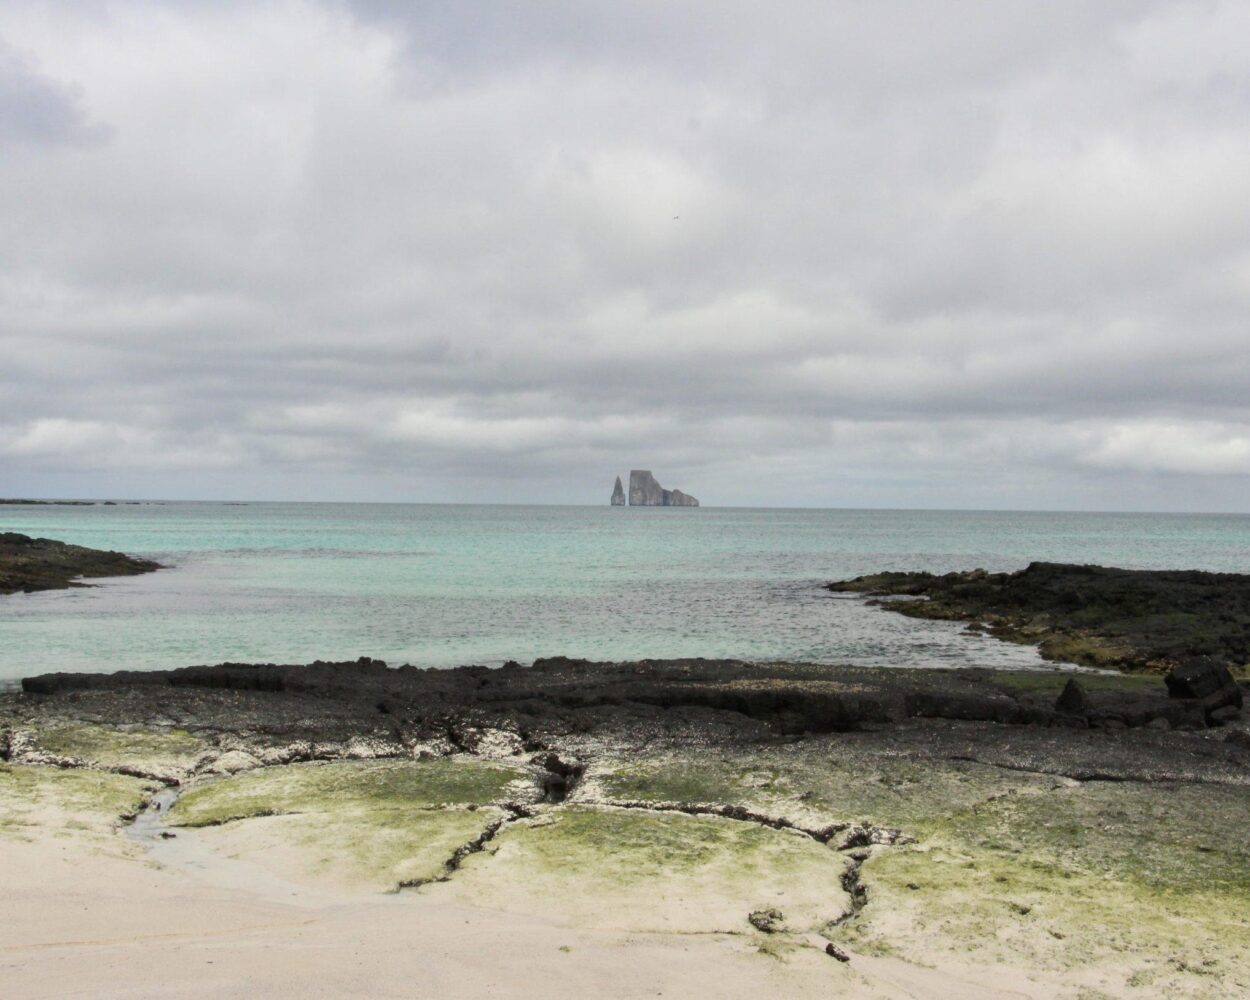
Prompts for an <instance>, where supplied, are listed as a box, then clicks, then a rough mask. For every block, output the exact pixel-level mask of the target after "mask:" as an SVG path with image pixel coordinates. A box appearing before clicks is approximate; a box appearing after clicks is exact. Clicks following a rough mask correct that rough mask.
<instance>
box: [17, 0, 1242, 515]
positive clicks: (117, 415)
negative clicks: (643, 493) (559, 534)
mask: <svg viewBox="0 0 1250 1000" xmlns="http://www.w3.org/2000/svg"><path fill="white" fill-rule="evenodd" d="M1248 35H1250V9H1247V8H1246V7H1245V5H1243V4H1238V3H1233V2H1227V3H1217V2H1206V0H1203V2H1197V0H1195V2H1186V0H1177V2H1162V0H1160V2H1127V0H1126V2H1107V3H1099V4H1089V3H1084V2H1081V3H1077V2H1072V3H1040V2H1039V3H1021V4H995V5H976V6H969V5H962V4H949V5H946V4H931V3H903V2H873V3H869V2H844V3H835V4H828V3H820V4H817V3H811V4H807V3H796V4H793V5H788V6H787V7H786V8H785V9H784V10H783V11H782V12H781V13H780V14H778V13H777V12H775V11H768V12H765V11H763V10H762V8H760V7H759V5H757V4H746V3H743V4H704V3H671V4H622V3H576V4H571V3H558V4H557V3H549V4H534V3H525V4H503V3H501V4H489V5H475V6H473V7H470V8H462V7H456V6H447V5H433V4H430V5H411V4H401V3H383V2H368V0H359V2H353V3H348V4H344V3H315V2H311V0H310V2H294V0H292V2H287V3H281V4H276V5H263V6H256V5H250V4H227V5H221V4H204V5H189V4H167V5H160V4H150V5H145V4H117V5H113V6H108V7H104V8H101V7H100V6H99V5H89V6H85V7H77V6H73V5H70V6H63V7H51V8H50V7H47V6H45V5H35V4H30V5H27V4H24V3H20V2H19V3H15V4H12V5H6V7H5V8H4V10H2V11H0V37H2V38H4V39H7V41H8V44H9V46H11V47H10V48H5V49H0V110H3V109H4V108H7V107H9V106H10V105H13V106H15V107H19V109H20V110H19V113H18V114H17V115H15V116H14V117H13V118H12V121H17V122H20V123H24V124H21V125H20V128H21V129H24V130H25V131H24V132H23V133H22V135H23V136H24V137H25V138H23V139H22V143H23V146H22V155H20V156H17V157H12V158H5V159H4V160H0V218H3V219H4V220H5V222H4V224H3V228H2V229H0V315H3V317H4V323H3V325H0V351H3V356H4V358H5V364H4V365H3V366H0V480H3V482H0V486H3V487H4V488H3V489H0V492H33V493H57V492H65V491H71V492H81V491H82V490H87V491H92V490H95V489H96V486H95V485H93V484H99V487H98V492H113V493H125V494H142V495H170V496H186V495H197V494H199V495H202V494H211V495H247V496H274V497H279V496H312V495H319V496H330V497H350V498H359V499H367V498H371V497H377V498H383V499H396V498H411V499H483V500H508V499H525V500H550V499H572V500H577V501H583V500H585V501H594V500H600V499H602V498H601V497H600V496H599V494H600V493H602V492H603V490H602V489H601V486H602V484H603V483H604V482H607V483H608V484H609V485H610V483H611V477H612V476H613V475H615V474H616V473H617V472H618V471H623V470H625V469H627V468H629V467H630V466H632V465H640V464H642V465H650V466H652V467H653V468H655V469H656V470H657V472H662V473H663V475H662V478H663V479H664V480H665V481H666V482H667V481H673V482H678V483H679V484H680V485H682V486H683V488H687V489H690V490H691V491H693V492H695V493H697V494H698V495H700V496H701V497H703V498H704V499H705V500H706V501H709V502H720V503H802V504H844V503H846V504H856V503H864V504H868V503H872V504H891V505H907V506H924V505H930V504H933V505H942V506H950V505H955V506H1033V507H1036V506H1059V507H1080V506H1086V505H1091V506H1099V507H1124V508H1133V507H1161V508H1181V509H1185V508H1206V509H1210V508H1227V509H1242V510H1245V509H1250V508H1248V507H1247V501H1246V499H1245V497H1246V496H1247V490H1246V487H1247V485H1250V414H1248V412H1247V404H1246V402H1245V386H1246V384H1247V381H1248V376H1250V338H1248V337H1247V335H1246V327H1245V316H1246V315H1248V314H1250V313H1248V310H1247V307H1248V306H1250V251H1248V250H1247V247H1248V246H1250V242H1248V241H1247V231H1246V222H1245V220H1246V219H1247V218H1250V179H1248V178H1250V171H1247V170H1246V164H1247V163H1250V128H1248V127H1247V126H1250V54H1248V53H1247V52H1246V51H1245V46H1244V45H1242V44H1241V43H1240V40H1241V39H1243V38H1245V37H1247V36H1248ZM18 52H20V53H21V56H20V58H19V57H17V56H16V55H11V53H18ZM52 81H73V83H72V84H70V83H59V82H57V83H54V82H52ZM56 109H59V110H56ZM87 109H90V110H89V111H88V110H87ZM58 115H60V117H58ZM2 117H3V116H0V118H2ZM95 122H107V123H109V129H110V133H109V135H110V141H108V142H98V141H97V142H87V141H85V140H86V139H87V138H89V137H90V135H91V134H92V130H93V129H97V128H99V127H100V126H97V125H94V124H92V123H95ZM10 127H11V128H12V126H10ZM12 134H16V133H12ZM36 137H38V141H35V140H36ZM3 141H5V136H4V135H0V142H3ZM9 141H10V142H11V141H13V140H12V138H10V140H9ZM675 217H676V218H675ZM744 483H745V484H746V485H744Z"/></svg>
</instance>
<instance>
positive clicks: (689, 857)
mask: <svg viewBox="0 0 1250 1000" xmlns="http://www.w3.org/2000/svg"><path fill="white" fill-rule="evenodd" d="M491 846H492V848H494V849H495V850H494V854H493V856H491V857H488V856H486V855H474V856H472V857H470V858H468V859H466V861H465V864H464V866H463V868H462V869H461V871H460V872H459V873H458V874H457V876H456V878H455V879H453V880H452V882H451V883H449V886H450V887H451V888H452V889H453V890H454V891H455V892H457V893H458V894H462V895H465V896H467V897H469V898H471V899H474V900H478V901H481V902H484V903H486V904H487V905H495V906H500V907H502V908H505V909H512V910H523V911H526V912H535V913H541V914H543V915H546V916H550V917H554V918H557V919H565V920H568V921H570V922H576V923H578V924H579V925H597V926H612V927H626V928H631V929H637V930H665V929H667V930H684V931H731V932H742V933H755V932H754V931H752V930H751V927H750V925H749V923H748V922H747V917H748V915H749V914H750V913H751V911H753V910H757V909H761V908H770V907H771V908H776V909H778V910H781V911H782V912H783V913H784V914H785V922H786V926H787V928H788V929H792V930H805V929H807V930H810V929H811V928H813V927H820V926H823V925H824V924H825V923H826V922H828V921H829V920H832V919H835V918H837V917H839V916H841V915H842V914H843V913H844V912H845V911H846V910H848V909H849V905H850V904H849V899H848V897H847V895H846V893H845V892H844V891H843V889H842V887H841V881H840V880H841V877H842V875H843V873H844V872H845V871H846V867H847V859H846V858H845V857H843V856H842V855H840V854H839V853H838V852H836V851H834V850H832V849H830V848H828V847H826V846H825V845H823V844H820V843H817V842H816V841H815V840H812V839H811V838H809V837H805V836H803V835H802V834H798V833H794V832H792V831H783V830H773V829H770V828H767V827H763V826H760V825H758V824H755V823H750V822H741V821H736V820H728V819H723V818H720V817H711V816H688V815H685V814H682V813H668V812H664V813H659V812H649V811H643V810H632V809H631V810H626V809H615V808H605V807H589V806H578V805H574V806H564V807H561V808H559V809H556V810H553V811H551V812H549V813H547V814H545V815H544V816H542V817H541V818H539V819H537V820H533V821H521V822H518V823H515V824H512V825H510V826H508V827H507V828H506V829H505V830H504V831H503V832H502V833H501V834H500V835H499V837H498V838H497V840H496V841H494V843H493V844H492V845H491Z"/></svg>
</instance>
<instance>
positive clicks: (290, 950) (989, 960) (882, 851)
mask: <svg viewBox="0 0 1250 1000" xmlns="http://www.w3.org/2000/svg"><path fill="white" fill-rule="evenodd" d="M87 676H88V677H90V678H92V679H90V680H84V678H83V677H78V678H71V679H68V680H67V679H65V678H62V679H60V683H59V684H58V683H48V682H46V681H45V684H44V688H45V693H36V692H27V693H21V694H9V695H3V696H0V730H2V731H3V733H4V736H3V740H2V742H0V757H3V758H4V760H3V763H0V786H2V787H3V789H4V794H3V795H0V810H3V811H0V839H3V840H4V841H6V850H7V849H9V848H12V850H13V852H14V854H13V856H14V857H15V859H17V861H18V864H16V865H12V866H6V872H5V874H4V875H3V876H2V877H0V881H2V883H3V884H2V885H0V888H3V890H4V891H3V892H0V918H3V919H4V920H5V921H6V925H8V926H16V927H18V928H20V930H19V932H18V934H17V935H16V937H15V938H14V942H13V944H11V945H6V951H5V956H6V958H5V961H6V963H7V966H8V969H9V972H8V976H9V977H10V980H11V981H12V982H13V983H14V984H15V986H16V987H18V992H20V993H22V995H31V996H39V995H43V994H41V992H40V983H41V982H42V981H43V980H42V978H41V977H44V976H45V974H46V968H47V964H46V963H47V962H48V961H49V960H55V962H56V968H57V977H56V978H57V982H58V983H59V984H61V985H60V986H59V988H78V989H83V990H87V991H90V992H93V993H96V994H98V995H102V996H109V995H118V996H120V995H126V996H136V995H138V996H145V995H150V996H199V995H209V994H211V993H213V992H216V993H221V992H231V991H232V990H234V991H237V990H240V989H244V988H253V989H256V988H259V989H261V990H262V991H263V992H264V993H265V994H266V995H275V996H292V997H294V996H301V995H309V993H310V992H311V993H314V994H315V992H316V991H317V990H318V989H321V990H324V989H326V988H330V989H331V991H332V992H334V993H335V994H336V995H345V996H398V995H401V994H403V995H408V996H411V995H413V994H414V992H415V995H418V996H430V997H434V996H440V997H479V996H492V997H529V996H534V995H536V994H537V992H538V991H539V990H540V989H541V991H542V993H543V995H544V996H554V997H570V998H571V997H574V996H584V995H587V993H588V992H594V991H598V992H600V993H604V994H606V995H611V996H621V997H634V996H639V997H641V996H654V995H655V994H656V993H657V992H663V993H664V995H665V996H687V997H694V996H706V995H709V994H710V993H714V994H715V995H717V996H727V997H744V998H745V997H752V996H759V995H776V996H795V997H808V996H811V997H817V996H827V995H829V994H830V993H831V992H832V993H834V994H836V995H840V996H846V997H851V998H864V1000H867V998H869V997H872V998H880V997H889V998H899V1000H904V998H915V997H921V996H933V995H943V996H952V997H968V998H977V1000H982V998H990V997H1007V996H1010V997H1035V998H1039V1000H1040V998H1043V997H1065V998H1072V1000H1075V998H1077V997H1090V996H1098V997H1112V998H1128V997H1149V996H1157V995H1160V993H1161V992H1166V993H1168V994H1169V995H1174V996H1178V997H1193V998H1198V997H1202V998H1207V997H1230V998H1231V997H1234V996H1238V995H1240V993H1241V992H1243V986H1244V984H1245V983H1246V982H1247V981H1248V980H1250V934H1247V933H1246V930H1247V926H1248V925H1247V917H1246V916H1245V914H1246V913H1248V912H1250V878H1247V877H1246V872H1248V871H1250V845H1247V844H1246V843H1245V840H1244V836H1243V831H1244V829H1245V827H1246V824H1247V823H1250V726H1247V725H1246V723H1245V722H1244V721H1243V720H1240V719H1237V720H1229V721H1228V722H1226V723H1224V724H1220V725H1214V726H1209V725H1206V724H1203V725H1198V723H1197V718H1198V716H1199V713H1198V711H1197V708H1196V706H1194V705H1190V706H1189V707H1188V708H1187V709H1186V710H1185V711H1184V712H1183V713H1182V715H1181V716H1180V718H1181V719H1182V723H1181V724H1180V725H1178V726H1175V727H1173V726H1171V724H1170V723H1169V725H1168V726H1167V727H1164V726H1162V725H1161V724H1159V723H1158V722H1157V720H1159V719H1163V718H1165V716H1163V715H1155V716H1154V718H1153V719H1152V720H1151V721H1152V722H1154V723H1155V724H1153V725H1151V724H1143V725H1138V726H1134V727H1129V726H1128V725H1127V724H1125V723H1123V722H1122V719H1123V714H1124V713H1125V712H1126V711H1129V710H1133V711H1136V710H1140V708H1141V706H1142V705H1143V704H1146V705H1147V706H1148V707H1149V706H1153V707H1152V709H1151V710H1154V709H1157V708H1159V707H1160V706H1166V705H1167V704H1168V703H1170V702H1171V703H1175V702H1181V701H1187V700H1188V701H1193V700H1194V699H1177V698H1169V697H1168V696H1167V693H1166V689H1165V688H1164V685H1163V682H1162V681H1161V680H1159V679H1158V678H1154V677H1141V676H1129V675H1117V674H1086V675H1082V676H1083V678H1084V679H1085V683H1084V688H1085V690H1084V694H1085V696H1086V697H1087V699H1088V701H1087V703H1086V704H1085V706H1084V714H1077V713H1070V712H1059V711H1058V710H1057V709H1056V708H1055V702H1056V700H1057V699H1058V698H1060V697H1061V696H1062V695H1063V690H1062V688H1061V687H1060V685H1061V684H1062V683H1063V682H1065V681H1066V680H1067V679H1069V678H1070V677H1071V676H1072V675H1062V674H1060V675H1051V674H1048V673H1041V674H1036V673H1030V674H1016V675H1013V676H1011V677H1006V676H1003V675H998V676H993V677H979V676H963V677H952V676H950V675H948V674H946V673H942V674H941V675H938V672H934V671H905V670H891V669H888V668H886V669H879V670H876V671H873V670H869V669H862V668H859V669H857V668H836V667H816V666H812V665H798V664H792V665H788V666H785V667H778V666H773V667H771V668H767V667H764V666H762V665H756V664H746V663H735V662H732V661H698V660H685V661H637V662H629V663H616V664H593V663H587V662H585V661H574V660H565V659H560V658H556V659H550V660H545V661H539V662H538V663H537V664H535V665H534V666H533V667H520V666H511V667H507V668H504V669H500V670H488V669H486V668H473V667H468V668H460V669H459V670H454V671H434V670H428V671H420V670H416V669H413V668H407V669H401V670H390V669H389V668H386V667H384V666H383V665H381V664H380V662H378V661H371V660H363V661H359V662H355V663H340V664H326V663H320V664H311V665H305V666H291V667H270V666H260V667H257V666H250V667H249V666H240V665H230V666H221V667H208V668H192V669H191V670H189V671H171V672H169V673H168V674H167V675H166V676H163V677H154V676H152V675H143V674H131V675H113V676H105V677H104V678H103V679H101V678H99V677H98V676H95V675H87ZM76 682H77V683H76ZM38 686H39V685H38V684H36V687H38ZM1116 712H1118V713H1120V716H1119V719H1118V720H1117V717H1116V715H1115V713H1116ZM1185 718H1189V719H1190V720H1191V721H1192V725H1186V724H1185V723H1184V719H1185ZM154 803H155V806H154V805H153V804H154ZM136 826H137V827H138V832H139V833H141V834H142V836H141V837H136V836H135V835H134V834H135V833H136V830H135V828H136ZM56 831H61V834H60V835H58V834H57V832H56ZM36 872H37V873H38V874H37V875H36V874H35V873H36ZM58 887H60V888H58ZM84 907H85V909H84ZM1091 929H1093V930H1095V931H1096V933H1093V934H1091V933H1090V931H1091ZM310 946H313V947H315V948H316V949H317V955H318V956H320V957H318V958H316V959H313V960H311V961H310V956H309V952H308V951H307V949H308V947H310ZM102 956H108V957H109V962H108V964H106V965H101V957H102ZM362 956H363V958H362ZM842 959H846V961H843V960H842ZM360 961H363V962H364V965H363V967H362V966H360V965H358V964H357V963H358V962H360ZM210 963H211V964H210ZM346 969H351V970H354V971H353V972H352V976H353V977H354V978H351V979H350V980H348V979H345V978H343V977H344V975H345V972H344V970H346ZM205 975H207V976H208V977H209V978H208V979H205V978H204V976H205ZM414 977H415V978H414ZM326 983H332V984H333V986H331V987H327V986H326ZM414 983H415V984H417V985H415V986H414V985H413V984H414ZM540 983H541V984H542V985H541V987H539V986H538V985H537V984H540ZM245 984H247V985H246V986H245ZM110 991H115V992H114V993H110Z"/></svg>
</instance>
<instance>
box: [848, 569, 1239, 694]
mask: <svg viewBox="0 0 1250 1000" xmlns="http://www.w3.org/2000/svg"><path fill="white" fill-rule="evenodd" d="M828 587H829V589H830V590H834V591H854V592H858V593H867V594H870V595H873V596H878V597H883V596H908V597H917V598H925V599H924V600H916V601H885V602H882V607H885V608H888V609H889V610H891V611H895V612H898V613H900V614H905V615H910V616H911V617H914V618H933V619H942V620H948V621H967V622H972V623H974V625H975V626H977V627H981V626H982V625H983V624H984V625H985V626H987V627H988V631H989V632H990V633H991V634H992V635H994V636H997V637H998V638H1001V639H1008V640H1011V641H1014V642H1028V643H1038V644H1039V651H1040V652H1041V654H1042V656H1044V657H1046V658H1047V659H1052V660H1067V661H1070V662H1075V663H1083V664H1086V665H1089V666H1098V667H1118V668H1121V669H1125V670H1144V671H1152V672H1159V673H1162V672H1164V671H1165V670H1167V669H1169V668H1171V667H1173V666H1175V665H1176V664H1178V663H1181V662H1183V661H1185V660H1188V659H1190V658H1192V657H1195V656H1211V657H1214V658H1215V659H1217V660H1218V661H1220V662H1223V663H1225V664H1228V665H1232V666H1238V667H1240V666H1242V665H1245V664H1250V575H1244V574H1237V573H1206V572H1202V571H1199V570H1125V569H1109V568H1105V567H1102V566H1069V565H1064V564H1060V563H1041V562H1035V563H1032V564H1030V565H1029V567H1028V568H1027V569H1023V570H1020V571H1019V572H1016V573H987V572H985V570H971V571H968V572H961V573H947V574H946V575H944V576H935V575H933V574H931V573H878V574H874V575H872V576H862V577H857V578H855V579H853V580H844V581H841V582H839V583H831V584H829V585H828Z"/></svg>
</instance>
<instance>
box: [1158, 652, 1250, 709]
mask: <svg viewBox="0 0 1250 1000" xmlns="http://www.w3.org/2000/svg"><path fill="white" fill-rule="evenodd" d="M1163 680H1164V682H1165V683H1166V684H1167V686H1168V694H1170V695H1171V696H1172V697H1173V698H1203V699H1206V698H1212V697H1216V698H1220V699H1223V700H1222V701H1221V704H1227V705H1237V706H1239V707H1240V705H1241V688H1239V687H1238V686H1237V682H1236V681H1235V680H1233V675H1232V674H1231V673H1229V671H1228V667H1226V666H1225V665H1224V664H1223V663H1221V662H1219V661H1218V660H1214V659H1212V658H1211V657H1209V656H1196V657H1194V658H1193V659H1191V660H1186V661H1185V662H1184V663H1182V664H1180V665H1179V666H1177V667H1175V668H1173V669H1172V670H1171V671H1170V672H1169V673H1168V675H1167V676H1166V677H1164V678H1163Z"/></svg>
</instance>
